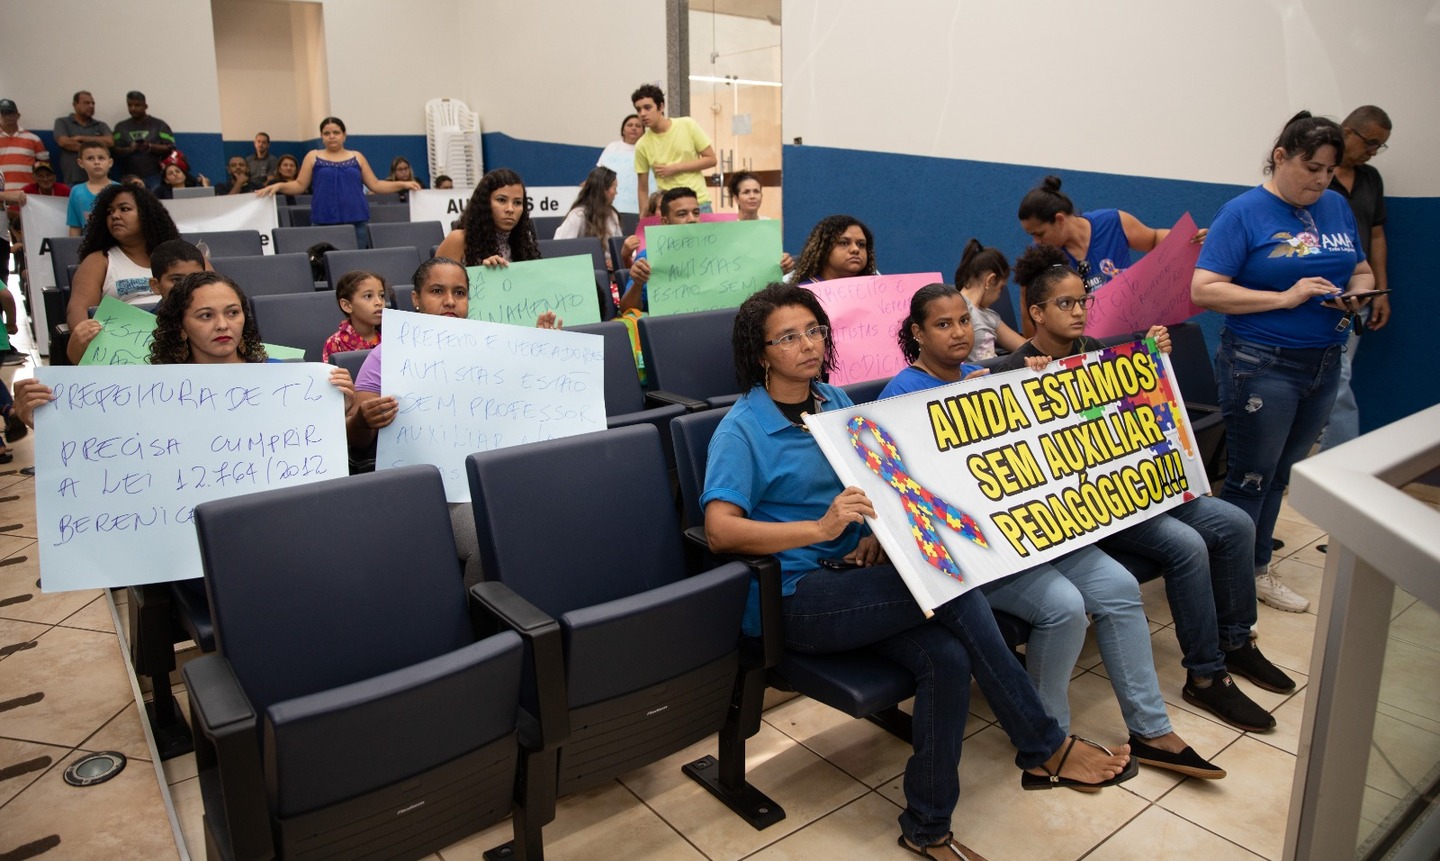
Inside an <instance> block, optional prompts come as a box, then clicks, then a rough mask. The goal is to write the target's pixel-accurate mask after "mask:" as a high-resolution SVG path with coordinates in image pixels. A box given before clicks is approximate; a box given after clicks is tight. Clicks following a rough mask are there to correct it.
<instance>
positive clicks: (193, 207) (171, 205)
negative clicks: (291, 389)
mask: <svg viewBox="0 0 1440 861" xmlns="http://www.w3.org/2000/svg"><path fill="white" fill-rule="evenodd" d="M161 202H162V203H164V204H165V208H166V209H167V210H169V212H170V217H171V218H172V219H174V220H175V226H176V227H177V228H179V229H180V232H181V233H203V232H209V231H213V230H255V231H258V232H259V233H260V245H261V247H262V248H264V250H265V253H266V254H271V253H273V250H272V249H271V247H270V237H271V231H272V230H274V229H275V227H276V225H277V224H278V223H279V222H278V221H277V220H276V216H275V201H274V200H273V199H272V198H260V197H255V196H254V195H252V194H245V195H239V196H236V197H229V196H226V197H201V198H191V199H189V200H165V201H161ZM68 206H69V201H68V200H67V199H66V198H63V197H45V196H42V195H38V194H33V195H29V196H28V197H27V198H26V202H25V209H24V210H23V212H22V213H21V218H22V219H23V220H24V223H25V236H26V238H27V243H26V247H27V249H29V250H28V251H27V253H28V254H30V255H31V256H30V258H29V261H28V263H29V266H30V295H31V297H32V298H33V300H34V301H32V302H31V303H30V304H31V307H30V314H31V316H32V317H34V318H35V334H36V336H37V339H38V340H39V342H40V347H41V349H45V348H46V346H47V345H48V344H49V343H50V336H49V332H50V327H51V326H52V325H53V324H54V323H58V322H60V321H59V320H54V321H51V320H47V319H46V318H45V303H44V300H43V299H42V298H41V291H43V290H45V289H46V288H49V287H54V286H55V268H54V266H53V265H52V264H51V262H50V244H49V243H48V242H45V241H44V240H45V239H48V238H49V237H52V236H69V235H70V228H69V227H68V226H67V225H66V224H65V213H66V208H67V207H68ZM70 262H73V263H78V262H79V261H78V260H76V261H70ZM67 265H68V264H67Z"/></svg>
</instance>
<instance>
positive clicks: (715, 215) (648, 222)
mask: <svg viewBox="0 0 1440 861" xmlns="http://www.w3.org/2000/svg"><path fill="white" fill-rule="evenodd" d="M739 220H740V215H739V213H735V212H702V213H700V223H701V224H709V223H711V222H715V221H739ZM659 223H660V216H658V215H647V216H645V217H644V218H642V219H640V226H639V227H636V228H635V235H636V236H638V237H640V249H639V250H641V251H644V250H645V228H647V227H653V226H654V225H656V224H659Z"/></svg>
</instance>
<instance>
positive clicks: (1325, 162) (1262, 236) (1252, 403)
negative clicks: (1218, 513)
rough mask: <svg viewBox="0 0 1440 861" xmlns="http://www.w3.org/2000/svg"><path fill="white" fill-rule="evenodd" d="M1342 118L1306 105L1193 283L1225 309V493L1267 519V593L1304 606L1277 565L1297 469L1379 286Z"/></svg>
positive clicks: (1259, 532) (1270, 598) (1260, 566)
mask: <svg viewBox="0 0 1440 861" xmlns="http://www.w3.org/2000/svg"><path fill="white" fill-rule="evenodd" d="M1344 149H1345V139H1344V137H1343V135H1342V134H1341V131H1340V126H1338V125H1336V124H1335V123H1334V122H1333V121H1331V120H1328V119H1324V118H1321V117H1312V116H1311V115H1310V112H1309V111H1301V112H1300V113H1299V114H1296V115H1295V116H1294V117H1293V118H1291V120H1290V121H1289V122H1288V123H1286V125H1285V128H1284V129H1283V130H1282V131H1281V132H1280V137H1279V138H1278V139H1276V141H1275V145H1274V146H1273V147H1272V148H1271V153H1270V158H1269V160H1268V163H1267V165H1266V173H1268V174H1269V175H1270V177H1269V179H1267V180H1266V181H1265V183H1264V184H1263V185H1261V186H1259V187H1258V188H1253V189H1251V190H1249V191H1247V192H1245V193H1244V194H1242V195H1240V196H1239V197H1237V198H1235V199H1234V200H1231V201H1230V202H1229V203H1227V204H1225V206H1223V207H1222V208H1221V209H1220V214H1219V215H1217V216H1215V222H1214V224H1212V225H1211V227H1210V236H1209V239H1208V240H1207V241H1206V242H1205V247H1204V249H1203V250H1202V251H1201V252H1200V260H1199V262H1198V263H1197V264H1196V267H1195V277H1194V280H1193V281H1192V282H1191V286H1190V291H1191V296H1192V298H1194V300H1195V303H1196V304H1197V305H1201V306H1203V307H1205V308H1209V309H1211V310H1214V311H1219V312H1221V313H1223V314H1224V315H1225V328H1224V329H1223V330H1222V331H1221V333H1220V348H1219V350H1218V351H1217V352H1216V377H1217V378H1218V382H1219V384H1220V411H1221V413H1222V414H1223V415H1224V417H1225V441H1226V444H1227V445H1228V446H1229V452H1230V460H1229V473H1228V474H1227V475H1226V476H1225V487H1224V490H1223V491H1222V492H1221V498H1222V499H1224V500H1226V501H1228V502H1232V503H1234V504H1235V505H1237V506H1239V507H1240V508H1241V509H1243V510H1244V511H1245V513H1246V514H1249V515H1250V517H1251V519H1252V520H1254V521H1255V576H1256V591H1257V592H1258V593H1259V595H1260V600H1262V601H1264V602H1265V603H1267V604H1269V605H1270V606H1272V607H1277V608H1279V609H1282V610H1289V611H1291V612H1296V613H1298V612H1303V611H1304V610H1305V609H1306V608H1308V607H1309V606H1310V602H1309V601H1308V600H1306V599H1305V598H1303V597H1301V596H1300V595H1297V594H1296V593H1295V592H1294V591H1293V590H1291V589H1290V588H1289V587H1287V586H1286V585H1285V584H1283V583H1281V582H1280V580H1279V577H1278V576H1277V575H1276V574H1275V572H1273V571H1271V570H1269V565H1270V554H1271V550H1272V539H1273V533H1274V531H1275V520H1276V518H1277V517H1278V516H1279V514H1280V502H1281V498H1282V497H1283V496H1284V494H1285V488H1286V487H1287V486H1288V485H1289V484H1290V467H1291V466H1293V465H1294V464H1295V462H1296V461H1298V460H1300V459H1301V458H1303V457H1304V456H1305V455H1306V454H1307V453H1308V452H1309V450H1310V446H1311V445H1313V444H1314V442H1315V438H1316V437H1317V436H1318V435H1319V433H1320V429H1321V428H1322V427H1324V425H1325V419H1326V417H1327V416H1328V415H1329V414H1330V407H1331V405H1332V404H1333V403H1334V402H1335V390H1336V388H1337V387H1338V386H1339V381H1340V350H1341V346H1342V345H1343V344H1344V343H1345V338H1346V336H1347V334H1348V330H1349V327H1350V325H1351V323H1352V322H1353V312H1354V311H1356V310H1358V309H1359V308H1360V307H1361V306H1362V305H1363V304H1364V302H1365V299H1363V298H1353V294H1363V293H1365V292H1366V291H1370V290H1373V289H1374V287H1375V276H1374V275H1373V274H1372V273H1371V271H1370V264H1369V263H1367V262H1366V261H1365V252H1364V251H1363V250H1362V248H1361V243H1360V238H1359V236H1358V235H1357V233H1356V229H1355V216H1354V215H1353V214H1352V213H1351V211H1350V206H1349V204H1348V203H1347V202H1346V201H1345V198H1344V197H1342V196H1340V195H1339V194H1337V193H1335V192H1333V191H1329V190H1327V187H1328V186H1329V184H1330V179H1331V178H1332V177H1333V176H1334V175H1335V168H1336V167H1337V166H1338V165H1339V164H1340V154H1341V153H1342V152H1344Z"/></svg>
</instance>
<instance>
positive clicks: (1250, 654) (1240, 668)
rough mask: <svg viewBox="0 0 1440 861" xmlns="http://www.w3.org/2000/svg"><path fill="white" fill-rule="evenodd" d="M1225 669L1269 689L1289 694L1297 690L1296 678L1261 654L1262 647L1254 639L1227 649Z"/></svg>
mask: <svg viewBox="0 0 1440 861" xmlns="http://www.w3.org/2000/svg"><path fill="white" fill-rule="evenodd" d="M1225 669H1227V670H1229V671H1230V672H1232V673H1234V674H1235V675H1237V676H1239V677H1240V678H1242V679H1249V680H1250V681H1251V682H1254V683H1255V684H1256V685H1257V686H1259V687H1262V688H1264V689H1265V690H1267V691H1274V692H1275V693H1277V694H1288V693H1289V692H1291V691H1293V690H1295V680H1294V679H1292V678H1290V677H1289V676H1287V675H1285V673H1284V671H1283V670H1281V669H1280V668H1279V667H1277V666H1275V665H1274V664H1272V663H1270V659H1269V658H1267V657H1265V656H1264V655H1262V654H1260V647H1259V646H1257V645H1255V641H1254V640H1246V641H1245V645H1243V646H1241V647H1240V648H1238V649H1226V650H1225Z"/></svg>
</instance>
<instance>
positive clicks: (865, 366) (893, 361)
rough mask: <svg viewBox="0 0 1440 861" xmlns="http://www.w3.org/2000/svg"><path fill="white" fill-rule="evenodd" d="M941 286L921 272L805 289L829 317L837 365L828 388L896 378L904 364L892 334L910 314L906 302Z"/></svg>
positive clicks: (836, 281)
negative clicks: (922, 291) (929, 286)
mask: <svg viewBox="0 0 1440 861" xmlns="http://www.w3.org/2000/svg"><path fill="white" fill-rule="evenodd" d="M944 280H945V279H944V278H942V277H940V273H939V272H920V273H915V274H910V275H862V276H859V277H857V278H836V279H834V280H831V281H821V282H819V283H816V284H806V285H805V286H806V287H807V288H809V289H810V290H811V291H813V292H814V293H815V295H816V296H817V297H819V299H820V304H821V305H824V306H825V313H826V314H828V315H830V328H831V335H832V337H833V338H834V339H835V359H836V361H835V368H834V369H833V370H831V372H830V382H831V383H833V384H834V385H837V386H843V385H848V384H850V383H861V382H864V381H866V380H878V379H881V378H883V377H893V376H895V375H896V374H898V373H900V371H901V370H902V369H903V368H904V367H905V364H906V362H905V357H904V356H902V355H901V354H900V346H899V345H898V344H897V343H896V341H895V333H896V331H897V330H898V329H899V328H900V321H901V320H904V319H905V317H906V316H907V315H908V314H909V313H910V297H911V296H914V295H915V291H916V290H919V289H920V288H921V287H924V286H925V285H926V284H935V283H937V282H941V281H944Z"/></svg>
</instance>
